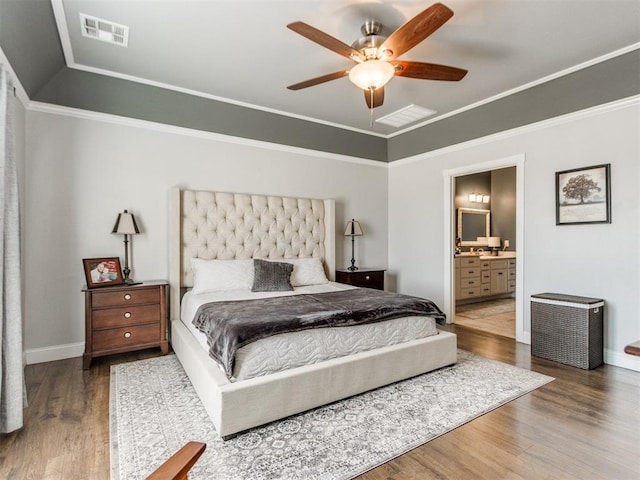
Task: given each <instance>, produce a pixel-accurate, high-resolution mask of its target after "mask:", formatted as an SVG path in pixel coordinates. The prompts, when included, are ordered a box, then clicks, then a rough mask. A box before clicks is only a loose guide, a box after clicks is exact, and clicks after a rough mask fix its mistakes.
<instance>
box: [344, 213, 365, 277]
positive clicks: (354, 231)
mask: <svg viewBox="0 0 640 480" xmlns="http://www.w3.org/2000/svg"><path fill="white" fill-rule="evenodd" d="M362 235H363V233H362V227H361V226H360V223H359V222H358V221H357V220H354V219H353V218H352V219H351V220H350V221H349V222H348V223H347V229H346V230H345V231H344V236H345V237H351V266H350V267H349V270H350V271H352V272H353V271H354V270H357V269H358V267H356V259H355V257H354V241H355V238H356V237H360V236H362Z"/></svg>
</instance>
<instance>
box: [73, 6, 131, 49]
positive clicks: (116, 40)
mask: <svg viewBox="0 0 640 480" xmlns="http://www.w3.org/2000/svg"><path fill="white" fill-rule="evenodd" d="M80 24H81V28H82V35H84V36H85V37H89V38H95V39H96V40H101V41H103V42H108V43H113V44H114V45H120V46H121V47H126V46H127V43H128V42H129V27H125V26H124V25H119V24H117V23H113V22H110V21H109V20H103V19H102V18H97V17H92V16H91V15H85V14H84V13H81V14H80Z"/></svg>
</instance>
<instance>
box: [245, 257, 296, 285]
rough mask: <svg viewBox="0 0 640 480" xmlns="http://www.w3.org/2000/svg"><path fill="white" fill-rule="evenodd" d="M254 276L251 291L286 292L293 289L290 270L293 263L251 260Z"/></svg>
mask: <svg viewBox="0 0 640 480" xmlns="http://www.w3.org/2000/svg"><path fill="white" fill-rule="evenodd" d="M253 269H254V273H255V275H254V278H253V287H252V288H251V291H252V292H286V291H288V290H293V287H292V286H291V272H292V271H293V265H292V264H290V263H284V262H267V261H266V260H258V259H254V260H253Z"/></svg>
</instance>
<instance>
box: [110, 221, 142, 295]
mask: <svg viewBox="0 0 640 480" xmlns="http://www.w3.org/2000/svg"><path fill="white" fill-rule="evenodd" d="M111 233H117V234H119V235H124V269H123V270H122V276H123V280H124V283H126V284H127V285H137V284H139V283H142V282H134V281H133V279H132V278H129V274H130V273H131V269H130V268H129V235H137V234H138V233H140V229H138V224H137V223H136V219H135V217H134V216H133V213H129V212H127V211H126V210H125V211H124V212H123V213H119V214H118V218H116V224H115V225H114V226H113V231H112V232H111Z"/></svg>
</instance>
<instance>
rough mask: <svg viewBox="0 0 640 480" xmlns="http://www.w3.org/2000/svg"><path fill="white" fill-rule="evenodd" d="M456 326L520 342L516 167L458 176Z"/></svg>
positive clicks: (455, 192) (456, 198) (455, 200)
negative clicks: (518, 321) (516, 274)
mask: <svg viewBox="0 0 640 480" xmlns="http://www.w3.org/2000/svg"><path fill="white" fill-rule="evenodd" d="M453 181H454V187H453V191H454V195H453V206H454V208H455V211H456V212H457V213H456V215H455V219H456V222H455V223H456V225H455V232H456V250H455V254H454V257H455V258H454V263H455V273H454V277H455V288H454V297H455V312H456V313H455V317H454V319H453V322H454V323H456V324H457V325H462V326H465V327H468V328H472V329H474V330H481V331H485V332H488V333H492V334H495V335H500V336H503V337H508V338H513V339H515V338H516V326H515V315H516V310H515V291H516V277H515V259H516V253H515V252H516V249H517V242H516V238H515V233H516V167H515V166H514V167H504V168H500V169H494V170H488V171H484V172H477V173H471V174H468V175H460V176H457V177H454V179H453Z"/></svg>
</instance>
